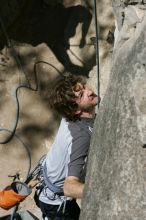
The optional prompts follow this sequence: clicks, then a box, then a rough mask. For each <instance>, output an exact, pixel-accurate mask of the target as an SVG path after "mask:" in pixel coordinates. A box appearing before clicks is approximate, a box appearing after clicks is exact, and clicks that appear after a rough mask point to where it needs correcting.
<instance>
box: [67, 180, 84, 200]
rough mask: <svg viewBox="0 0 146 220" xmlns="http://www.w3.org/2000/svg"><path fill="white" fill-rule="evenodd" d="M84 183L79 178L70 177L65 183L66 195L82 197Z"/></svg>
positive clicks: (76, 197)
mask: <svg viewBox="0 0 146 220" xmlns="http://www.w3.org/2000/svg"><path fill="white" fill-rule="evenodd" d="M83 190H84V183H81V182H80V181H79V180H77V179H72V178H68V179H66V180H65V183H64V194H65V196H68V197H72V198H75V199H80V198H82V196H83Z"/></svg>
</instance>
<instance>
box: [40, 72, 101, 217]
mask: <svg viewBox="0 0 146 220" xmlns="http://www.w3.org/2000/svg"><path fill="white" fill-rule="evenodd" d="M99 101H100V98H99V97H97V95H96V94H95V93H94V92H93V91H92V90H91V89H90V88H88V86H86V84H85V83H84V82H83V80H82V78H81V77H77V76H73V75H68V76H59V77H57V79H56V80H55V84H54V85H52V90H51V92H50V94H49V104H50V106H51V108H53V109H54V110H55V111H57V112H58V113H59V114H60V115H61V116H62V120H61V123H60V126H59V129H58V133H57V135H56V138H55V140H54V143H53V144H52V146H51V149H50V150H49V152H48V154H47V156H46V159H45V161H44V162H43V167H44V170H45V171H44V176H45V177H44V179H47V181H48V182H49V184H47V183H46V181H44V182H45V183H46V184H45V186H44V185H43V187H42V188H41V187H38V190H37V195H38V205H39V207H40V208H41V211H42V213H43V218H44V219H48V220H53V219H54V220H61V219H62V220H77V219H79V214H80V208H79V206H78V204H77V203H76V199H77V198H82V195H83V190H84V177H85V173H86V162H87V155H88V150H89V145H90V138H91V133H92V128H93V123H94V119H95V106H96V105H97V104H98V102H99Z"/></svg>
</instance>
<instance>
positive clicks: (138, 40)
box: [80, 0, 146, 220]
mask: <svg viewBox="0 0 146 220" xmlns="http://www.w3.org/2000/svg"><path fill="white" fill-rule="evenodd" d="M113 7H114V12H115V17H116V27H117V28H116V33H115V37H116V41H115V47H114V55H113V66H112V70H111V75H110V82H109V86H108V89H107V92H106V95H105V97H104V99H103V100H102V103H101V107H100V109H99V112H98V114H97V118H96V122H95V128H94V133H93V138H92V143H91V148H90V153H89V163H88V171H87V179H86V187H85V192H84V199H83V202H82V213H81V217H80V219H81V220H83V219H84V220H85V219H92V220H96V219H98V220H123V219H124V220H140V219H146V184H145V183H146V162H145V156H146V149H145V146H146V83H145V82H146V59H145V56H146V2H145V1H120V0H119V1H117V0H116V1H113Z"/></svg>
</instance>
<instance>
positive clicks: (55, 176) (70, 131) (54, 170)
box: [39, 118, 94, 205]
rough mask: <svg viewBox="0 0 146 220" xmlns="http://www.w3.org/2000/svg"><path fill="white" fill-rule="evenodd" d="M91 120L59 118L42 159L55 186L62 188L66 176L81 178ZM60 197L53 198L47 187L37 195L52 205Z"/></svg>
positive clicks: (89, 136) (56, 203) (57, 202)
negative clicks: (58, 124) (46, 152)
mask: <svg viewBox="0 0 146 220" xmlns="http://www.w3.org/2000/svg"><path fill="white" fill-rule="evenodd" d="M93 122H94V119H90V118H81V120H78V121H76V122H68V121H66V119H64V118H63V119H62V120H61V123H60V126H59V129H58V132H57V135H56V138H55V140H54V143H53V145H52V146H51V149H50V150H49V152H48V154H47V156H46V160H45V161H44V162H46V165H47V174H48V177H49V179H50V181H51V182H52V183H54V184H55V185H56V186H59V187H61V188H63V184H64V180H65V178H66V177H67V176H75V177H78V178H79V179H81V178H82V176H83V172H84V167H85V163H86V159H87V154H88V149H89V145H90V138H91V133H92V128H93ZM84 174H85V172H84ZM61 199H63V197H62V198H61ZM61 199H60V198H59V197H58V196H57V195H56V196H55V198H54V194H53V192H51V190H49V189H48V188H47V187H46V188H44V189H43V191H42V192H41V194H40V196H39V200H40V201H42V202H44V203H47V204H54V205H59V204H60V203H61V202H62V200H61ZM68 199H69V198H68Z"/></svg>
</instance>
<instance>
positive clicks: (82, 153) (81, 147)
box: [68, 134, 90, 178]
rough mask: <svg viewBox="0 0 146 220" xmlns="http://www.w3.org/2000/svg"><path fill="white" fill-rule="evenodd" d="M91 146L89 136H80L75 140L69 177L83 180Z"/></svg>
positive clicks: (69, 166) (69, 165)
mask: <svg viewBox="0 0 146 220" xmlns="http://www.w3.org/2000/svg"><path fill="white" fill-rule="evenodd" d="M89 145H90V138H89V136H88V135H87V134H84V135H83V134H82V135H79V136H78V137H77V138H76V139H75V140H73V142H72V148H71V154H70V162H69V164H68V176H76V177H78V178H81V175H82V171H83V168H84V166H85V159H86V157H87V153H88V149H89Z"/></svg>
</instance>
